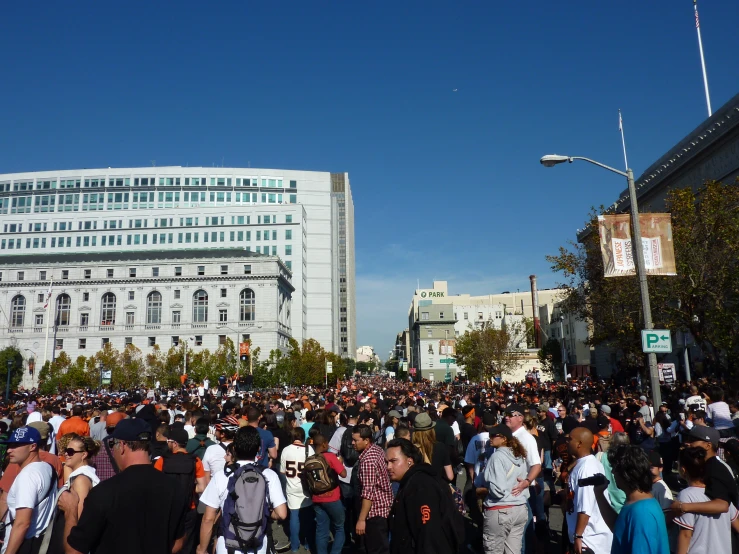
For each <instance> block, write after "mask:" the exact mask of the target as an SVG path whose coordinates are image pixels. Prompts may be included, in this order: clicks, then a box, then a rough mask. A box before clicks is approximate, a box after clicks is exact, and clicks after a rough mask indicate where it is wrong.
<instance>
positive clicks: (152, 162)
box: [149, 160, 157, 167]
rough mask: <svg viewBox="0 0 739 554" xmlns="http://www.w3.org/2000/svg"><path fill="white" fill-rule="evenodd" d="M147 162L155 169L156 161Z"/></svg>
mask: <svg viewBox="0 0 739 554" xmlns="http://www.w3.org/2000/svg"><path fill="white" fill-rule="evenodd" d="M149 161H150V162H151V167H156V166H157V161H156V160H149Z"/></svg>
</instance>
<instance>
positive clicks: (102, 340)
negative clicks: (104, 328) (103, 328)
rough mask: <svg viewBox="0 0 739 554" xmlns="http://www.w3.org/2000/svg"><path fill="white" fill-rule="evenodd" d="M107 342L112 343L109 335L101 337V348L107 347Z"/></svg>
mask: <svg viewBox="0 0 739 554" xmlns="http://www.w3.org/2000/svg"><path fill="white" fill-rule="evenodd" d="M106 344H110V339H109V338H108V337H103V338H102V339H100V348H105V345H106Z"/></svg>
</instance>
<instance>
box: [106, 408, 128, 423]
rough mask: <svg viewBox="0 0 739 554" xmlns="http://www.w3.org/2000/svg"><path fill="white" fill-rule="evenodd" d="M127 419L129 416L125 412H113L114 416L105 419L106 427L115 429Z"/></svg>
mask: <svg viewBox="0 0 739 554" xmlns="http://www.w3.org/2000/svg"><path fill="white" fill-rule="evenodd" d="M127 417H128V416H127V415H126V414H124V413H123V412H113V413H112V414H109V415H108V417H107V418H106V419H105V426H106V427H115V426H116V425H118V423H119V422H121V421H123V420H124V419H126V418H127Z"/></svg>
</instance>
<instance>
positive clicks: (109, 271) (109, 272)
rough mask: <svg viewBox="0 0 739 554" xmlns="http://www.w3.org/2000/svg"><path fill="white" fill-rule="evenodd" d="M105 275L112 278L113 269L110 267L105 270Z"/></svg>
mask: <svg viewBox="0 0 739 554" xmlns="http://www.w3.org/2000/svg"><path fill="white" fill-rule="evenodd" d="M107 275H108V279H112V278H113V270H112V269H109V270H108V271H107Z"/></svg>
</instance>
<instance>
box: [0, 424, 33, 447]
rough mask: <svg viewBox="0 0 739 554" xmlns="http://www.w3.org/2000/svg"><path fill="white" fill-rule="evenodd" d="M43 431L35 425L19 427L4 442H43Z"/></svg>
mask: <svg viewBox="0 0 739 554" xmlns="http://www.w3.org/2000/svg"><path fill="white" fill-rule="evenodd" d="M41 442H42V440H41V433H39V432H38V429H35V428H33V427H18V429H16V430H15V431H13V432H12V433H11V434H10V436H9V437H8V438H7V440H4V441H2V444H41Z"/></svg>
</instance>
